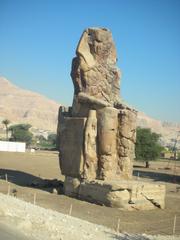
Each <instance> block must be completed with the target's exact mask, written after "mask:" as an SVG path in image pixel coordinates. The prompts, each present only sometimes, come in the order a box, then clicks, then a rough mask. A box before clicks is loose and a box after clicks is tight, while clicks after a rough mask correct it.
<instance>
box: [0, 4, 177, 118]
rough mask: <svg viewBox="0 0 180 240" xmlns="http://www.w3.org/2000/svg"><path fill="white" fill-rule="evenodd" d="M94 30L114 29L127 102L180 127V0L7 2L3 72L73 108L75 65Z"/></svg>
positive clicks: (0, 31)
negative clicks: (80, 44) (85, 37)
mask: <svg viewBox="0 0 180 240" xmlns="http://www.w3.org/2000/svg"><path fill="white" fill-rule="evenodd" d="M87 27H106V28H109V29H110V30H111V31H112V33H113V38H114V41H115V43H116V46H117V52H118V66H119V67H120V69H121V71H122V80H121V95H122V97H123V98H124V100H125V101H126V102H128V103H129V104H130V105H132V106H134V107H135V108H137V109H138V110H140V111H143V112H145V113H146V114H148V115H150V116H151V117H154V118H156V119H160V120H168V121H174V122H180V0H142V1H141V0H91V1H86V0H0V75H1V76H5V77H6V78H7V79H9V80H10V81H11V82H13V83H14V84H16V85H18V86H20V87H22V88H25V89H30V90H33V91H36V92H39V93H41V94H43V95H46V96H47V97H49V98H51V99H54V100H56V101H58V102H60V103H63V104H66V105H71V103H72V96H73V85H72V81H71V78H70V69H71V61H72V58H73V57H74V56H75V49H76V46H77V43H78V40H79V38H80V36H81V34H82V32H83V30H84V29H85V28H87Z"/></svg>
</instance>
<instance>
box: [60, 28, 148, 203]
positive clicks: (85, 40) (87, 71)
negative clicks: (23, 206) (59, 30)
mask: <svg viewBox="0 0 180 240" xmlns="http://www.w3.org/2000/svg"><path fill="white" fill-rule="evenodd" d="M116 62H117V56H116V49H115V45H114V42H113V39H112V35H111V32H110V31H109V30H107V29H105V28H88V29H86V30H85V31H84V33H83V34H82V37H81V39H80V41H79V44H78V47H77V50H76V57H75V58H74V59H73V62H72V71H71V77H72V80H73V84H74V99H73V104H72V107H70V108H68V109H66V108H64V107H61V108H60V111H59V120H58V131H57V133H58V137H59V151H60V168H61V172H62V174H64V175H65V176H66V178H65V183H64V189H65V194H67V195H70V196H75V197H80V198H83V199H87V200H92V201H96V202H99V203H103V204H106V205H110V206H113V205H114V206H118V207H122V206H125V205H126V203H127V204H128V202H132V201H131V200H132V199H131V198H132V192H133V190H132V182H129V181H130V180H131V179H132V166H133V158H134V146H135V139H136V115H137V112H136V111H135V110H134V109H132V108H130V107H128V106H127V105H125V104H123V103H122V99H121V98H120V96H119V92H120V76H121V74H120V70H119V69H118V68H117V66H116ZM128 180H129V181H128ZM124 181H126V182H125V183H124ZM130 183H131V184H130ZM119 184H120V185H119ZM123 184H125V185H123ZM129 184H130V185H131V186H130V187H129ZM122 185H123V186H124V187H122ZM120 186H121V187H120ZM113 188H114V190H113V191H112V189H113ZM119 188H120V189H121V190H120V192H118V193H116V194H115V192H116V191H117V189H119ZM98 191H100V192H101V193H102V192H104V195H103V194H102V196H97V195H98ZM122 199H125V200H122ZM123 201H124V202H123ZM122 202H123V203H122ZM151 205H152V204H151Z"/></svg>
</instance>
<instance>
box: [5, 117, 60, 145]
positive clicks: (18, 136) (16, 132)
mask: <svg viewBox="0 0 180 240" xmlns="http://www.w3.org/2000/svg"><path fill="white" fill-rule="evenodd" d="M2 123H3V124H4V126H5V129H6V141H13V142H25V143H26V145H27V147H32V148H37V149H56V139H57V135H56V134H54V133H51V134H49V135H48V137H47V139H46V138H45V137H43V136H42V135H40V136H35V137H34V136H33V134H32V132H31V131H30V128H31V127H32V126H31V125H30V124H15V125H11V126H9V124H10V121H9V120H8V119H4V120H3V121H2ZM9 133H11V134H9ZM9 135H10V137H9Z"/></svg>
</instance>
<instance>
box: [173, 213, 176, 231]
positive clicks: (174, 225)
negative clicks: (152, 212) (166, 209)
mask: <svg viewBox="0 0 180 240" xmlns="http://www.w3.org/2000/svg"><path fill="white" fill-rule="evenodd" d="M175 232H176V215H175V216H174V224H173V235H174V234H175Z"/></svg>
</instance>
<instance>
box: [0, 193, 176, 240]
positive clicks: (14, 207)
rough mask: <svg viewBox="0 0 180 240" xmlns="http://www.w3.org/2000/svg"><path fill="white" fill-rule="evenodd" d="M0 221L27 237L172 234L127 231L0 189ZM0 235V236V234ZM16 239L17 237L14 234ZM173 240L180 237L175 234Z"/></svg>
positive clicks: (137, 238) (103, 238) (135, 238)
mask: <svg viewBox="0 0 180 240" xmlns="http://www.w3.org/2000/svg"><path fill="white" fill-rule="evenodd" d="M0 223H3V224H6V225H8V226H11V229H14V231H17V233H22V234H24V235H25V236H26V237H27V239H38V240H41V239H43V240H86V239H88V240H110V239H111V240H112V239H117V240H130V239H131V240H170V239H172V236H169V237H168V236H147V235H128V234H121V233H117V232H115V231H112V230H110V229H108V228H106V227H104V226H101V225H96V224H92V223H89V222H87V221H84V220H80V219H78V218H75V217H72V216H70V215H65V214H61V213H59V212H56V211H52V210H49V209H44V208H42V207H39V206H36V205H33V204H31V203H28V202H24V201H22V200H19V199H17V198H15V197H11V196H8V195H4V194H1V193H0ZM0 239H1V237H0ZM16 239H17V240H18V238H16ZM173 239H174V240H178V239H180V237H178V236H176V237H175V236H174V237H173Z"/></svg>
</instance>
